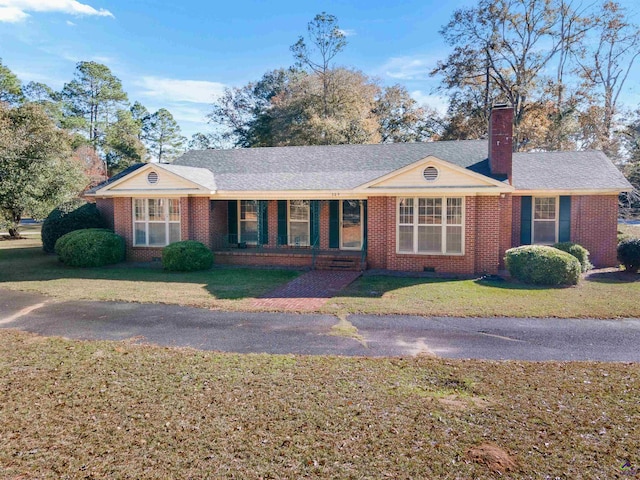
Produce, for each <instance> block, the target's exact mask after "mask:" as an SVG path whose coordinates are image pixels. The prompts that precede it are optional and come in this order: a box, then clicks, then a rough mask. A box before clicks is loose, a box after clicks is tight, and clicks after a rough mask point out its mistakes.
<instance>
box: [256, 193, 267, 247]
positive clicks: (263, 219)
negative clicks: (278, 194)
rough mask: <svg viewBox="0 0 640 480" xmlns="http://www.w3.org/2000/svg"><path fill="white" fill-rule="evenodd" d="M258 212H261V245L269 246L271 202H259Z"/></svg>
mask: <svg viewBox="0 0 640 480" xmlns="http://www.w3.org/2000/svg"><path fill="white" fill-rule="evenodd" d="M258 211H259V212H260V243H261V244H262V245H268V244H269V202H268V201H267V200H259V201H258Z"/></svg>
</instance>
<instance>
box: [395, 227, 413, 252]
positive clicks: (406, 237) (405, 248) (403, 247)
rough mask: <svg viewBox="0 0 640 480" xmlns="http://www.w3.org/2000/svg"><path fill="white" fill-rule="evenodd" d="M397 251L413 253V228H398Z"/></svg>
mask: <svg viewBox="0 0 640 480" xmlns="http://www.w3.org/2000/svg"><path fill="white" fill-rule="evenodd" d="M398 251H399V252H413V227H410V226H409V227H405V226H401V227H399V231H398Z"/></svg>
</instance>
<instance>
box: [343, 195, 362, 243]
mask: <svg viewBox="0 0 640 480" xmlns="http://www.w3.org/2000/svg"><path fill="white" fill-rule="evenodd" d="M340 210H341V212H340V248H341V249H342V250H360V249H361V248H362V202H361V201H360V200H342V201H341V202H340Z"/></svg>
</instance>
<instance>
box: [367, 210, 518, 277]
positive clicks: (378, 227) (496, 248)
mask: <svg viewBox="0 0 640 480" xmlns="http://www.w3.org/2000/svg"><path fill="white" fill-rule="evenodd" d="M503 203H504V204H505V205H504V208H505V209H508V206H509V203H510V201H506V200H505V201H504V202H503ZM368 205H369V225H368V238H367V242H368V251H367V264H368V265H369V267H370V268H382V269H388V270H400V271H424V270H425V269H434V270H435V271H436V272H438V273H457V274H472V273H485V272H486V273H496V272H497V271H498V266H499V256H500V248H501V238H506V237H507V234H506V233H505V232H504V231H503V232H502V233H501V217H500V214H501V212H500V204H499V200H498V197H466V198H465V232H464V235H465V247H464V252H465V253H464V255H416V254H404V253H403V254H400V253H396V214H397V207H396V198H394V197H388V198H386V197H370V198H369V199H368ZM507 223H508V222H507V221H504V228H505V229H506V226H507ZM509 235H510V232H509Z"/></svg>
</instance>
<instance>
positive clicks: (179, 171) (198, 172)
mask: <svg viewBox="0 0 640 480" xmlns="http://www.w3.org/2000/svg"><path fill="white" fill-rule="evenodd" d="M158 167H160V168H164V169H165V170H168V171H169V172H171V173H175V174H176V175H179V176H181V177H182V178H184V179H186V180H189V181H191V182H193V183H197V184H198V185H200V186H202V187H205V188H206V189H208V190H211V191H214V190H216V189H217V187H216V181H215V177H214V173H213V172H212V171H211V170H209V169H208V168H203V167H188V166H184V165H173V164H166V163H160V164H158Z"/></svg>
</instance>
